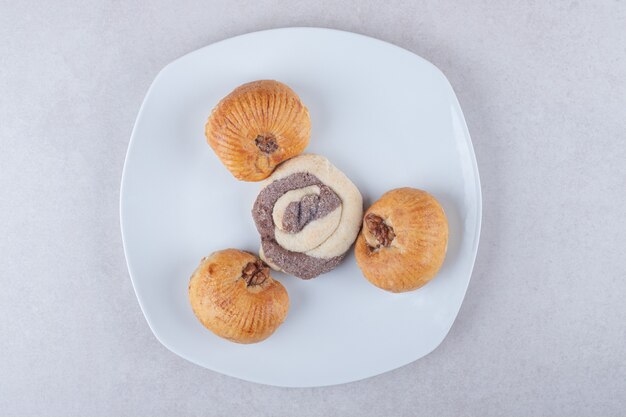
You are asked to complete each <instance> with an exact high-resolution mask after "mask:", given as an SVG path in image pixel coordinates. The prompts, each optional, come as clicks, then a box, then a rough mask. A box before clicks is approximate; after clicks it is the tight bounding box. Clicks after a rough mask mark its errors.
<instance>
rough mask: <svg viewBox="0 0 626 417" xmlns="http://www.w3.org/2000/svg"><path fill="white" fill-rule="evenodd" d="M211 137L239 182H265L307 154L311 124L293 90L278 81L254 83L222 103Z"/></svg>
mask: <svg viewBox="0 0 626 417" xmlns="http://www.w3.org/2000/svg"><path fill="white" fill-rule="evenodd" d="M205 134H206V138H207V142H208V143H209V145H211V147H212V148H213V150H214V151H215V153H216V154H217V156H218V157H219V159H220V160H221V161H222V163H223V164H224V166H226V168H228V170H229V171H230V172H231V173H232V174H233V175H234V176H235V177H236V178H237V179H240V180H243V181H260V180H262V179H264V178H267V177H268V176H269V175H270V174H271V173H272V171H273V170H274V168H275V167H276V165H278V164H280V163H281V162H283V161H285V160H287V159H289V158H291V157H294V156H296V155H298V154H299V153H301V152H302V151H304V149H305V148H306V147H307V145H308V144H309V136H310V134H311V120H310V118H309V111H308V110H307V108H306V107H305V106H304V105H303V104H302V102H301V101H300V98H299V97H298V96H297V95H296V93H294V92H293V90H292V89H291V88H289V87H287V86H286V85H285V84H283V83H280V82H278V81H272V80H261V81H253V82H251V83H247V84H244V85H242V86H239V87H237V88H236V89H235V90H234V91H233V92H231V93H230V94H229V95H227V96H226V97H224V98H223V99H222V100H221V101H220V102H219V103H218V105H217V106H216V107H215V108H214V109H213V111H212V112H211V115H210V116H209V120H208V122H207V124H206V130H205Z"/></svg>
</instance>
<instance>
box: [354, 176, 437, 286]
mask: <svg viewBox="0 0 626 417" xmlns="http://www.w3.org/2000/svg"><path fill="white" fill-rule="evenodd" d="M447 246H448V221H447V220H446V215H445V213H444V212H443V208H442V207H441V205H439V203H438V202H437V200H436V199H435V198H434V197H433V196H431V195H430V194H428V193H427V192H425V191H421V190H417V189H414V188H399V189H396V190H391V191H389V192H387V193H385V194H384V195H383V196H382V197H381V198H380V200H378V201H376V202H375V203H374V204H372V206H371V207H370V208H369V209H368V210H367V211H366V213H365V217H364V219H363V228H362V230H361V233H360V234H359V237H358V239H357V241H356V246H355V255H356V261H357V264H358V265H359V268H361V271H362V272H363V275H365V277H366V278H367V279H368V280H369V281H370V282H371V283H372V284H374V285H376V286H377V287H379V288H382V289H384V290H387V291H391V292H405V291H411V290H414V289H417V288H419V287H421V286H423V285H424V284H426V283H427V282H428V281H430V280H431V279H432V278H433V277H434V276H435V275H436V274H437V272H438V271H439V268H441V265H442V264H443V260H444V257H445V255H446V249H447Z"/></svg>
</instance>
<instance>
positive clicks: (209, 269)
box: [189, 249, 289, 343]
mask: <svg viewBox="0 0 626 417" xmlns="http://www.w3.org/2000/svg"><path fill="white" fill-rule="evenodd" d="M189 301H190V302H191V308H192V309H193V312H194V314H195V315H196V317H197V318H198V320H200V322H201V323H202V324H203V325H204V327H206V328H207V329H209V330H211V331H212V332H213V333H215V334H216V335H218V336H220V337H223V338H225V339H228V340H231V341H233V342H237V343H256V342H260V341H261V340H264V339H266V338H268V337H269V336H270V335H271V334H272V333H274V331H275V330H276V329H277V328H278V326H280V325H281V323H282V322H283V321H284V320H285V317H286V316H287V310H289V296H288V295H287V290H285V287H283V286H282V284H281V283H280V282H278V281H275V280H274V279H272V277H271V276H270V273H269V268H268V267H267V265H266V264H265V263H264V262H263V261H262V260H260V259H259V258H257V257H256V256H254V255H252V254H251V253H248V252H243V251H240V250H237V249H226V250H222V251H218V252H214V253H212V254H211V255H209V256H207V257H206V258H203V259H202V261H201V262H200V266H199V267H198V269H196V271H195V272H194V273H193V275H192V276H191V280H190V281H189Z"/></svg>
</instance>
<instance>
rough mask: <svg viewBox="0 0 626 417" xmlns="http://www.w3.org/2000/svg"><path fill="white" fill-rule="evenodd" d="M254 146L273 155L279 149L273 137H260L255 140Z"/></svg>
mask: <svg viewBox="0 0 626 417" xmlns="http://www.w3.org/2000/svg"><path fill="white" fill-rule="evenodd" d="M254 144H255V145H256V147H257V148H259V150H260V151H261V152H263V153H266V154H268V155H269V154H271V153H272V152H275V151H276V150H277V149H278V144H277V143H276V139H275V138H274V136H272V135H259V136H257V137H256V139H255V140H254Z"/></svg>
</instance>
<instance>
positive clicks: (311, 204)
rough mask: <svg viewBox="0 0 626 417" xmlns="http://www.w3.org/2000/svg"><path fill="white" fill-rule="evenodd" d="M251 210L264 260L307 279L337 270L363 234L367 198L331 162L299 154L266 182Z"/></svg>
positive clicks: (310, 155)
mask: <svg viewBox="0 0 626 417" xmlns="http://www.w3.org/2000/svg"><path fill="white" fill-rule="evenodd" d="M262 185H263V187H262V189H261V192H260V193H259V195H258V197H257V199H256V201H255V202H254V206H253V208H252V217H253V218H254V222H255V224H256V228H257V230H258V231H259V234H260V235H261V250H260V256H261V259H263V260H264V261H265V262H267V263H268V264H269V265H270V266H271V267H272V268H274V269H276V270H280V271H283V272H287V273H289V274H291V275H295V276H296V277H299V278H302V279H310V278H314V277H316V276H318V275H320V274H323V273H325V272H328V271H330V270H332V269H333V268H335V267H336V266H337V265H338V264H339V262H340V261H341V260H342V259H343V257H344V256H345V254H346V252H347V251H348V249H350V246H352V243H354V239H355V238H356V236H357V234H358V233H359V228H360V226H361V218H362V216H363V199H362V197H361V193H360V192H359V190H358V189H357V188H356V186H355V185H354V184H353V183H352V182H351V181H350V180H349V179H348V177H346V176H345V175H344V174H343V173H342V172H341V171H339V170H338V169H337V168H335V167H334V166H333V165H332V164H331V163H330V162H329V161H328V159H326V158H324V157H323V156H319V155H312V154H306V155H300V156H297V157H295V158H292V159H290V160H289V161H287V162H284V163H283V164H281V165H280V166H278V168H276V170H275V171H274V173H273V174H272V175H271V176H270V177H269V178H268V179H267V180H265V181H264V182H263V184H262Z"/></svg>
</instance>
